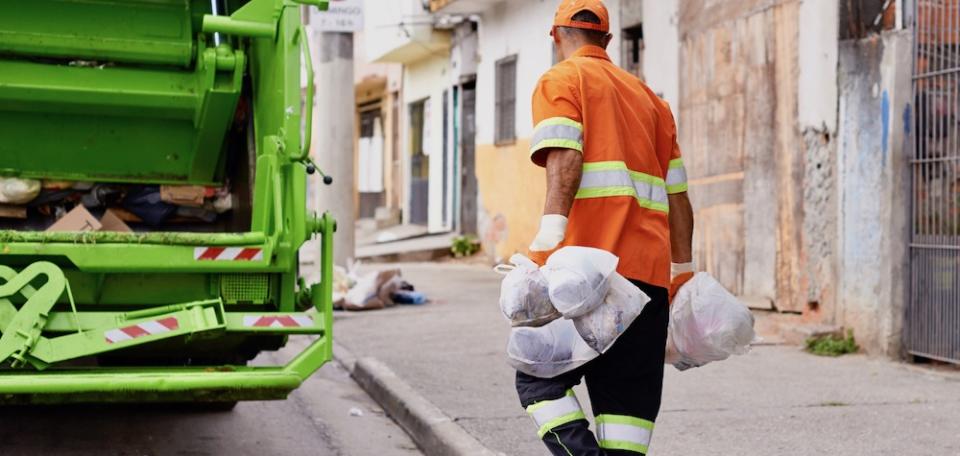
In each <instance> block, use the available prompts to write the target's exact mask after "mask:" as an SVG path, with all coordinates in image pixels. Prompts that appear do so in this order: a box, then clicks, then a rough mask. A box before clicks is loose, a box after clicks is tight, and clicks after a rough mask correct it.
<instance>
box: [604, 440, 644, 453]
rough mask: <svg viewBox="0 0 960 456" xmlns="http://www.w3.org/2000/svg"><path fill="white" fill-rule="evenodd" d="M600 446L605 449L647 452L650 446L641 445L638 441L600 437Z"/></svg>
mask: <svg viewBox="0 0 960 456" xmlns="http://www.w3.org/2000/svg"><path fill="white" fill-rule="evenodd" d="M598 443H600V448H603V449H605V450H624V451H633V452H636V453H642V454H647V450H648V447H647V446H646V445H640V444H638V443H631V442H622V441H619V440H607V439H600V441H599V442H598Z"/></svg>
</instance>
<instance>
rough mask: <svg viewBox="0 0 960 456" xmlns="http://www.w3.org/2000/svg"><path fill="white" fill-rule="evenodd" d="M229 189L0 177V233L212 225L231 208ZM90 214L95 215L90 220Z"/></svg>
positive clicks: (234, 202) (225, 187) (231, 198)
mask: <svg viewBox="0 0 960 456" xmlns="http://www.w3.org/2000/svg"><path fill="white" fill-rule="evenodd" d="M236 204H237V203H236V201H235V196H234V195H233V194H232V193H231V192H230V188H229V185H225V186H222V187H209V186H199V185H135V184H100V183H93V182H79V181H52V180H43V181H41V180H35V179H19V178H10V177H0V228H8V229H9V228H14V229H19V230H31V231H42V230H46V231H118V232H130V231H133V230H132V229H131V228H130V227H129V226H128V224H136V225H140V226H139V228H142V229H145V230H150V229H151V228H153V229H156V227H159V226H161V225H181V226H183V225H187V226H189V225H200V226H201V228H200V229H198V231H202V230H203V228H202V226H203V225H208V224H212V223H214V222H217V221H218V219H219V218H220V216H221V215H222V214H226V213H228V212H230V211H232V210H233V209H234V207H235V206H236ZM94 214H97V216H95V215H94Z"/></svg>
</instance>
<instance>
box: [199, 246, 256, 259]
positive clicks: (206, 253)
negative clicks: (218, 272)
mask: <svg viewBox="0 0 960 456" xmlns="http://www.w3.org/2000/svg"><path fill="white" fill-rule="evenodd" d="M193 259H194V260H198V261H260V260H263V249H256V248H246V247H197V248H195V249H193Z"/></svg>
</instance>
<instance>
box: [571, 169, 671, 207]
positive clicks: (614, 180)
mask: <svg viewBox="0 0 960 456" xmlns="http://www.w3.org/2000/svg"><path fill="white" fill-rule="evenodd" d="M609 187H633V188H634V190H635V191H636V195H635V196H636V197H637V198H640V199H644V200H649V201H652V202H654V203H662V204H667V202H668V200H667V189H666V188H665V187H663V186H660V185H655V184H651V183H649V182H646V181H645V180H638V179H634V178H633V177H632V176H631V175H630V171H628V170H618V169H611V170H599V171H585V172H584V173H583V177H582V178H581V179H580V188H581V189H591V188H596V189H599V188H609Z"/></svg>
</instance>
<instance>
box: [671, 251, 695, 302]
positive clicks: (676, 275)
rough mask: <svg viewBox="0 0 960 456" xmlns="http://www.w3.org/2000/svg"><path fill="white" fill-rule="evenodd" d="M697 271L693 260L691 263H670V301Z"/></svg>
mask: <svg viewBox="0 0 960 456" xmlns="http://www.w3.org/2000/svg"><path fill="white" fill-rule="evenodd" d="M695 271H696V268H695V267H694V264H693V262H692V261H691V262H689V263H670V302H673V297H674V296H676V295H677V291H679V290H680V287H682V286H683V285H684V284H685V283H687V281H689V280H690V279H692V278H693V273H694V272H695Z"/></svg>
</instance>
